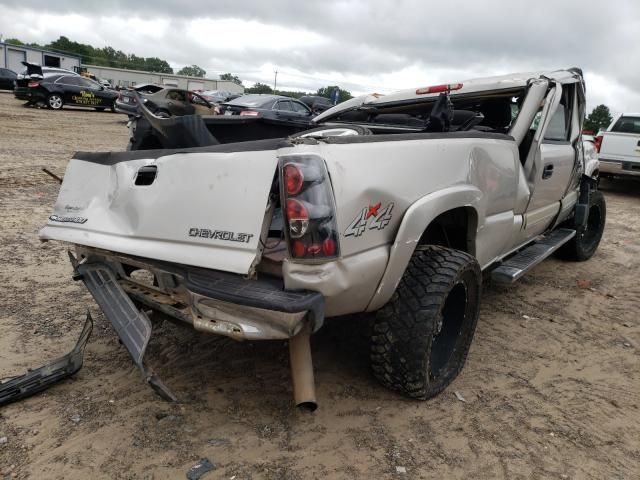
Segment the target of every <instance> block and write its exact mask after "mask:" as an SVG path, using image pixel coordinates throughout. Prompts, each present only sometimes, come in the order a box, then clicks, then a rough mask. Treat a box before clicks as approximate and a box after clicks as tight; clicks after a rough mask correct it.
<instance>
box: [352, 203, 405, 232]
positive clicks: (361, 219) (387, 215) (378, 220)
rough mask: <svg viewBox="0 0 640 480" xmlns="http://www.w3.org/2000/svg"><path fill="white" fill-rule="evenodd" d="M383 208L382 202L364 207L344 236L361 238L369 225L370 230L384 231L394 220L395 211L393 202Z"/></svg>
mask: <svg viewBox="0 0 640 480" xmlns="http://www.w3.org/2000/svg"><path fill="white" fill-rule="evenodd" d="M381 207H382V203H381V202H378V203H376V204H375V205H369V206H367V207H364V208H363V209H362V210H361V211H360V213H359V214H358V215H357V216H356V218H354V219H353V222H351V224H350V225H349V226H348V227H347V229H346V230H345V232H344V236H345V237H359V236H360V235H362V234H363V233H364V232H365V230H367V224H368V226H369V230H382V229H383V228H384V227H386V226H387V225H389V222H390V221H391V218H392V217H391V211H392V210H393V202H391V203H389V204H388V205H387V206H386V207H384V208H381ZM370 219H372V220H370Z"/></svg>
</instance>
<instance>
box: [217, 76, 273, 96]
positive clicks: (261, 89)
mask: <svg viewBox="0 0 640 480" xmlns="http://www.w3.org/2000/svg"><path fill="white" fill-rule="evenodd" d="M220 78H222V75H220ZM222 80H224V79H222ZM244 93H273V88H271V87H270V86H269V85H267V84H265V83H260V82H258V83H256V84H254V85H253V87H249V88H245V89H244Z"/></svg>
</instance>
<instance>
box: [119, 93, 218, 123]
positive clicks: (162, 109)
mask: <svg viewBox="0 0 640 480" xmlns="http://www.w3.org/2000/svg"><path fill="white" fill-rule="evenodd" d="M151 90H152V88H149V87H146V88H143V89H141V90H137V91H134V92H130V93H128V94H126V96H125V95H121V96H120V98H119V100H118V110H120V102H121V101H124V102H126V103H127V104H128V105H127V107H128V108H126V110H127V113H129V114H130V115H138V113H139V104H140V101H142V103H144V104H145V106H146V107H147V108H148V109H149V110H151V111H152V112H153V113H154V114H155V115H157V116H160V117H164V118H169V117H172V116H174V115H175V116H182V115H215V114H216V112H215V110H214V107H215V105H213V104H211V103H209V102H208V101H207V100H205V99H204V98H203V97H202V96H201V95H199V94H197V93H195V92H192V91H189V90H182V89H179V88H175V87H161V88H160V89H155V88H153V90H154V91H151ZM132 98H133V99H134V101H131V99H132ZM133 105H135V113H130V112H131V111H132V110H133V107H132V106H133Z"/></svg>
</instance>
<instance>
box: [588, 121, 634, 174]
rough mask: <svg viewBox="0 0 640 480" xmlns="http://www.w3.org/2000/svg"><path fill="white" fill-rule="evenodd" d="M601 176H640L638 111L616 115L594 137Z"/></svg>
mask: <svg viewBox="0 0 640 480" xmlns="http://www.w3.org/2000/svg"><path fill="white" fill-rule="evenodd" d="M596 148H597V150H598V152H599V156H600V176H601V177H613V176H621V177H640V113H623V114H620V115H617V116H616V117H615V118H614V119H613V121H612V122H611V125H609V126H608V127H607V129H606V130H605V131H603V132H599V133H598V135H597V137H596Z"/></svg>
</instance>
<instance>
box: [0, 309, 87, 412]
mask: <svg viewBox="0 0 640 480" xmlns="http://www.w3.org/2000/svg"><path fill="white" fill-rule="evenodd" d="M92 330H93V319H92V318H91V314H90V313H89V312H87V319H86V321H85V323H84V327H83V328H82V332H81V333H80V337H79V338H78V341H77V342H76V345H75V347H73V350H71V351H70V352H69V353H68V354H66V355H65V356H64V357H60V358H57V359H55V360H54V361H52V362H50V363H49V364H47V365H45V366H43V367H40V368H36V369H34V370H29V371H28V372H27V373H25V374H24V375H19V376H16V377H10V378H8V379H6V380H3V381H1V382H0V405H5V404H7V403H11V402H15V401H17V400H21V399H23V398H26V397H29V396H31V395H34V394H36V393H38V392H41V391H43V390H45V389H47V388H49V387H50V386H52V385H54V384H55V383H58V382H59V381H60V380H63V379H64V378H67V377H70V376H71V375H73V374H75V373H76V372H78V370H80V369H81V368H82V362H83V359H84V349H85V347H86V346H87V342H88V340H89V337H90V336H91V331H92Z"/></svg>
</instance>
